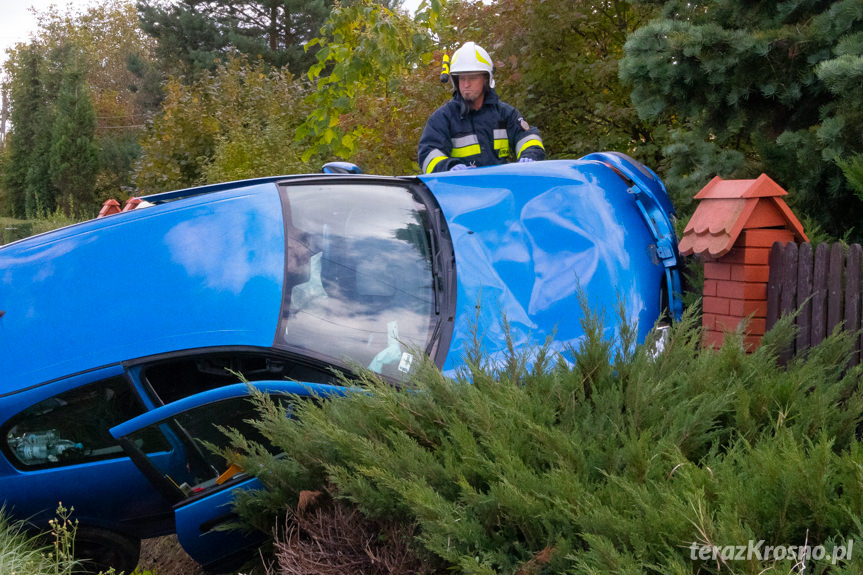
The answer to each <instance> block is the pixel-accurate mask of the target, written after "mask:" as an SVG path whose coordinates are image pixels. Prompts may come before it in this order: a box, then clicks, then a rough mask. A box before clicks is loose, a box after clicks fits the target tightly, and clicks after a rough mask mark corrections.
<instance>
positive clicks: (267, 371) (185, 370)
mask: <svg viewBox="0 0 863 575" xmlns="http://www.w3.org/2000/svg"><path fill="white" fill-rule="evenodd" d="M142 373H143V376H142V380H143V381H144V382H145V383H147V384H148V385H149V387H150V390H151V394H152V395H153V398H154V399H155V400H157V401H159V402H161V403H162V404H168V403H171V402H173V401H177V400H178V399H182V398H184V397H187V396H189V395H194V394H196V393H201V392H202V391H207V390H208V389H215V388H217V387H223V386H225V385H231V384H233V383H237V382H238V381H240V378H239V377H238V376H237V375H236V374H242V375H243V377H245V378H246V380H248V381H261V380H267V379H271V380H286V379H293V380H297V381H309V382H314V383H335V382H336V378H335V376H334V375H333V374H332V373H331V372H329V371H326V370H323V369H317V368H314V367H310V366H307V365H304V364H301V363H298V362H294V361H289V360H287V359H284V358H279V357H275V356H271V355H265V354H256V353H241V352H235V353H212V354H197V355H193V356H187V357H181V358H174V359H169V360H163V361H159V362H156V363H153V364H152V365H147V366H145V367H144V369H143V372H142Z"/></svg>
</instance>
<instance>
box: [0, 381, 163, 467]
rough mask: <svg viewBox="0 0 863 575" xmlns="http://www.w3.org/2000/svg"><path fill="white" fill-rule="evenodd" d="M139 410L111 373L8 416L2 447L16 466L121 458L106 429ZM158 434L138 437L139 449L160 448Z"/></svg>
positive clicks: (135, 399) (129, 391)
mask: <svg viewBox="0 0 863 575" xmlns="http://www.w3.org/2000/svg"><path fill="white" fill-rule="evenodd" d="M143 412H144V409H143V407H142V406H141V404H140V402H139V401H138V397H137V395H136V394H135V392H134V391H133V390H132V389H131V387H130V386H129V384H128V382H127V381H126V380H125V379H124V378H123V377H120V376H116V377H111V378H108V379H104V380H102V381H99V382H96V383H91V384H89V385H85V386H82V387H79V388H76V389H71V390H69V391H65V392H63V393H60V394H58V395H55V396H54V397H51V398H48V399H45V400H43V401H40V402H39V403H37V404H35V405H33V406H31V407H29V408H27V409H25V410H24V411H22V412H21V413H19V414H18V415H16V416H15V417H13V418H12V419H10V420H9V422H8V424H7V425H6V426H5V428H4V432H3V435H2V437H3V438H4V440H3V443H4V445H3V449H4V451H6V452H7V453H8V454H9V455H11V457H10V460H11V461H12V463H13V464H14V465H15V466H16V467H20V468H23V469H41V468H48V467H60V466H65V465H73V464H76V463H85V462H88V461H97V460H100V459H110V458H114V457H123V456H124V453H123V449H122V448H121V447H120V446H119V445H118V444H117V442H116V441H115V440H114V438H113V437H111V434H110V433H109V431H108V430H109V429H110V428H111V427H113V426H115V425H117V424H119V423H122V422H123V421H126V420H127V419H131V418H132V417H135V416H136V415H140V414H141V413H143ZM165 446H166V444H165V441H164V439H162V438H160V437H159V436H158V435H155V434H151V435H148V436H146V437H144V438H142V444H141V447H142V449H145V450H147V451H152V450H160V449H164V448H165Z"/></svg>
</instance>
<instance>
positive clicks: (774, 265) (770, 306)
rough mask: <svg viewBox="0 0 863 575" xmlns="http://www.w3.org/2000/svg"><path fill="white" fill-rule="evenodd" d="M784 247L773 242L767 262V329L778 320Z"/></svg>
mask: <svg viewBox="0 0 863 575" xmlns="http://www.w3.org/2000/svg"><path fill="white" fill-rule="evenodd" d="M784 245H785V244H783V243H781V242H774V244H773V247H772V248H770V259H769V260H768V261H767V263H768V267H769V268H770V275H769V276H768V279H767V321H766V326H767V329H770V328H771V327H773V326H774V325H775V324H776V320H778V319H779V302H780V300H781V298H782V261H783V253H784V251H785V250H784Z"/></svg>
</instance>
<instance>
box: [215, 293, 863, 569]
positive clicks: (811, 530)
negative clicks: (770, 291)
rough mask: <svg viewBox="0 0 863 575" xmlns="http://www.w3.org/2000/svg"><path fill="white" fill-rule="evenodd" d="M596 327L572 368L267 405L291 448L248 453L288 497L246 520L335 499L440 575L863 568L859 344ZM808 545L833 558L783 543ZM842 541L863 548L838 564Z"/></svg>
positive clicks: (250, 498)
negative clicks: (661, 346)
mask: <svg viewBox="0 0 863 575" xmlns="http://www.w3.org/2000/svg"><path fill="white" fill-rule="evenodd" d="M584 318H585V319H584V320H583V322H582V323H583V326H584V329H585V333H586V334H587V336H586V337H585V338H584V339H583V341H582V342H581V344H580V346H578V347H577V348H573V349H570V350H569V353H568V354H567V356H566V357H556V356H552V355H551V354H549V353H548V349H547V348H546V347H540V348H539V349H534V350H530V351H519V350H512V352H511V354H510V357H509V360H508V362H507V364H506V365H503V366H492V365H487V364H485V363H484V362H483V356H482V352H481V350H480V349H475V350H474V351H473V352H472V353H471V354H470V357H468V358H466V363H465V370H464V373H463V374H462V375H461V376H460V377H459V378H458V379H457V380H451V379H448V378H446V377H444V376H443V375H442V374H441V373H440V372H439V371H438V370H437V369H436V368H434V366H431V365H424V366H422V367H421V369H420V370H419V372H418V373H417V374H416V376H415V377H414V378H413V380H412V386H411V387H410V388H403V389H397V388H394V387H391V386H388V385H386V384H384V383H382V382H380V381H379V380H377V379H376V378H375V376H374V374H369V373H365V374H363V375H362V376H361V377H360V379H359V380H358V381H351V382H346V383H348V384H350V385H353V386H356V387H357V389H358V392H357V393H354V394H350V395H348V396H347V397H345V398H339V399H334V400H327V401H322V402H305V403H298V404H297V405H295V406H294V407H293V408H292V415H293V417H291V418H287V417H285V415H286V414H285V412H284V411H283V410H281V409H280V408H278V407H277V406H276V405H275V404H273V403H272V402H270V401H269V399H268V398H266V397H263V396H262V397H258V398H257V399H256V401H257V402H258V404H259V408H260V419H259V421H258V422H257V425H258V427H259V429H260V430H261V431H262V432H263V434H264V436H265V437H267V438H268V439H269V440H270V441H272V442H273V444H274V445H275V446H276V447H277V448H278V449H277V451H282V452H283V455H280V456H271V455H269V453H268V452H267V451H266V450H264V449H263V448H261V447H260V446H258V445H255V444H252V443H249V442H247V441H245V440H244V439H243V438H241V437H238V436H236V435H234V438H233V443H234V449H235V450H236V451H235V452H234V454H233V455H231V456H230V457H232V458H233V460H234V461H236V462H238V463H239V464H240V465H242V466H243V467H244V468H245V469H247V470H252V471H253V472H254V473H255V474H256V475H257V476H258V477H259V478H260V479H261V480H262V481H263V483H264V484H265V485H266V486H267V487H268V489H267V490H266V491H259V492H252V493H248V494H245V495H243V496H241V497H240V498H239V500H238V502H237V508H238V510H239V511H240V512H241V515H242V516H243V517H244V518H246V519H247V520H249V521H251V522H252V523H254V524H256V525H258V526H261V527H263V528H270V529H271V528H272V526H273V524H274V518H275V517H278V516H281V517H284V516H285V514H286V513H288V514H290V513H291V512H293V513H297V511H296V509H297V501H298V499H299V498H300V494H301V492H303V491H304V490H316V491H322V492H326V493H329V494H331V495H332V497H333V499H332V500H331V501H330V503H328V504H327V505H330V506H331V507H334V508H336V509H343V508H344V507H345V506H347V507H349V508H351V509H353V510H356V511H359V513H360V514H361V515H362V516H363V517H364V518H365V519H364V521H367V522H372V523H373V524H376V525H379V526H386V529H383V528H382V532H386V533H392V532H393V531H392V529H391V528H392V526H393V525H395V526H396V527H401V528H402V529H399V530H397V532H402V533H410V537H409V540H408V541H407V543H408V544H409V546H410V548H411V549H412V552H413V553H415V554H416V557H418V558H419V559H420V560H421V561H422V563H423V565H425V569H426V570H427V571H429V572H444V571H447V572H449V571H454V572H461V573H471V574H474V573H475V574H490V573H662V574H672V573H679V574H684V573H685V574H691V573H751V574H756V573H763V572H765V570H770V571H772V572H775V573H791V572H803V571H804V569H805V572H806V573H849V574H850V573H860V572H863V541H860V539H861V538H863V528H861V521H860V519H859V517H860V515H861V510H863V448H861V444H860V441H859V439H858V435H859V427H860V421H861V413H863V394H861V390H860V379H861V378H860V374H861V371H860V369H859V368H858V367H853V368H848V367H846V358H847V357H848V354H849V350H850V349H851V348H852V346H853V345H854V337H855V334H849V333H846V332H837V333H834V334H833V335H832V336H831V337H830V338H828V339H827V340H826V341H825V342H824V343H823V344H821V345H820V346H818V347H816V348H813V349H812V350H811V352H810V353H809V355H808V357H806V358H797V359H795V360H793V361H792V362H791V363H790V364H789V365H787V366H785V367H782V366H780V365H779V364H778V360H777V358H778V355H779V351H780V350H782V349H783V347H784V346H785V345H786V344H787V343H788V342H789V341H790V338H791V337H792V336H793V326H792V325H791V323H790V322H789V321H788V320H784V321H782V322H780V324H779V325H778V326H777V327H776V328H775V329H774V330H772V331H771V332H770V333H768V334H767V335H766V336H765V338H764V343H763V345H762V346H761V347H760V348H759V349H758V350H756V351H755V352H754V353H751V354H746V353H744V352H743V351H742V343H741V340H740V338H739V337H736V336H731V337H730V341H728V342H726V344H725V345H724V346H723V347H722V348H721V349H719V350H704V349H701V347H700V330H699V328H698V326H697V323H698V320H697V316H696V315H695V314H694V313H692V312H688V313H687V314H686V316H685V317H684V319H683V321H681V322H679V323H678V324H677V325H675V326H674V327H673V328H672V330H671V336H670V339H669V340H668V342H667V344H666V347H665V350H664V352H662V353H660V354H658V355H657V354H655V353H653V352H652V351H651V350H652V349H653V347H652V346H651V345H650V344H648V345H646V346H636V345H634V341H633V340H634V332H633V331H632V330H630V329H624V330H623V331H622V332H621V333H620V334H617V335H616V336H614V337H605V336H604V335H603V332H602V329H601V327H600V326H601V325H602V324H603V321H602V317H600V316H599V315H597V314H595V313H592V312H590V310H589V309H587V308H586V306H585V309H584ZM363 390H364V391H363ZM307 495H308V493H305V494H304V496H307ZM340 513H342V514H343V511H340ZM289 522H290V521H289ZM348 528H349V527H348ZM281 537H282V539H283V540H284V535H282V536H281ZM292 537H294V539H293V541H294V543H295V544H297V545H299V544H300V543H301V542H302V539H303V538H302V537H301V536H298V535H297V534H296V533H294V534H293V535H292ZM760 541H763V543H759V542H760ZM852 541H853V542H854V543H856V545H857V547H856V548H855V547H853V543H851V542H852ZM750 542H751V543H750ZM283 543H284V541H283ZM315 544H317V545H319V546H321V545H326V544H327V541H319V542H317V543H315ZM732 545H734V546H738V545H739V546H746V547H747V552H748V553H745V554H744V556H745V555H747V554H748V559H744V560H737V559H735V558H733V557H730V556H729V555H728V554H727V551H728V548H727V547H726V546H732ZM803 545H809V546H812V547H813V548H814V546H817V545H823V546H824V547H823V549H821V551H823V552H825V553H826V554H827V556H826V557H825V558H819V557H818V555H819V554H818V550H814V549H813V551H815V553H814V557H815V558H819V559H820V560H815V559H814V558H812V557H809V558H806V559H805V561H804V562H803V564H801V563H800V562H799V561H798V560H797V559H793V558H788V557H786V558H784V559H779V560H777V557H778V556H779V553H778V552H775V551H771V550H769V549H767V546H770V547H774V546H803ZM837 545H842V546H845V547H844V548H845V549H847V548H848V547H847V546H848V545H852V547H851V549H852V553H851V558H850V560H848V559H847V558H846V559H844V560H841V561H837V562H836V565H833V562H832V560H831V556H832V555H831V554H833V552H834V547H835V546H837ZM702 546H716V547H717V551H716V557H713V556H712V550H711V549H710V548H707V549H706V550H702ZM749 547H752V550H753V551H752V552H749V549H748V548H749ZM840 549H841V548H836V551H840ZM785 550H786V551H788V549H785ZM732 551H733V550H732ZM765 552H766V553H765ZM705 554H706V555H705ZM765 554H766V555H767V557H763V558H760V557H759V556H760V555H765ZM735 555H736V553H735ZM846 555H847V552H846ZM693 557H695V559H693ZM705 557H706V558H705ZM283 572H288V571H283ZM290 572H294V571H290ZM307 572H311V571H307ZM321 572H323V571H321Z"/></svg>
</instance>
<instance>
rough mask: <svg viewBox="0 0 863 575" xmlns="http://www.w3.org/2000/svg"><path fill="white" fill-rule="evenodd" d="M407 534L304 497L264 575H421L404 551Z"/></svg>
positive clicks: (314, 497) (311, 496) (320, 497)
mask: <svg viewBox="0 0 863 575" xmlns="http://www.w3.org/2000/svg"><path fill="white" fill-rule="evenodd" d="M413 535H414V533H413V530H411V531H410V532H407V533H404V532H399V531H398V530H397V528H396V526H395V525H394V524H384V523H378V522H372V521H369V520H367V519H366V518H365V517H363V516H362V515H361V514H360V513H359V512H358V511H356V510H354V509H351V508H349V507H348V506H346V505H343V504H341V503H339V502H337V501H333V500H332V499H330V498H328V497H326V496H325V495H322V494H320V493H319V492H304V493H303V494H302V495H301V497H300V504H299V505H298V506H297V510H296V511H294V512H291V513H289V515H288V517H287V519H286V520H285V526H284V529H281V530H279V533H277V536H276V542H275V556H276V567H275V568H274V571H271V574H270V575H345V574H347V573H362V574H363V575H401V574H408V573H412V574H413V573H423V572H426V571H425V570H424V569H423V565H422V562H421V561H420V560H419V559H418V558H417V557H416V555H414V553H413V552H412V551H411V550H410V548H409V547H408V542H409V541H410V540H411V539H412V538H413Z"/></svg>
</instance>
